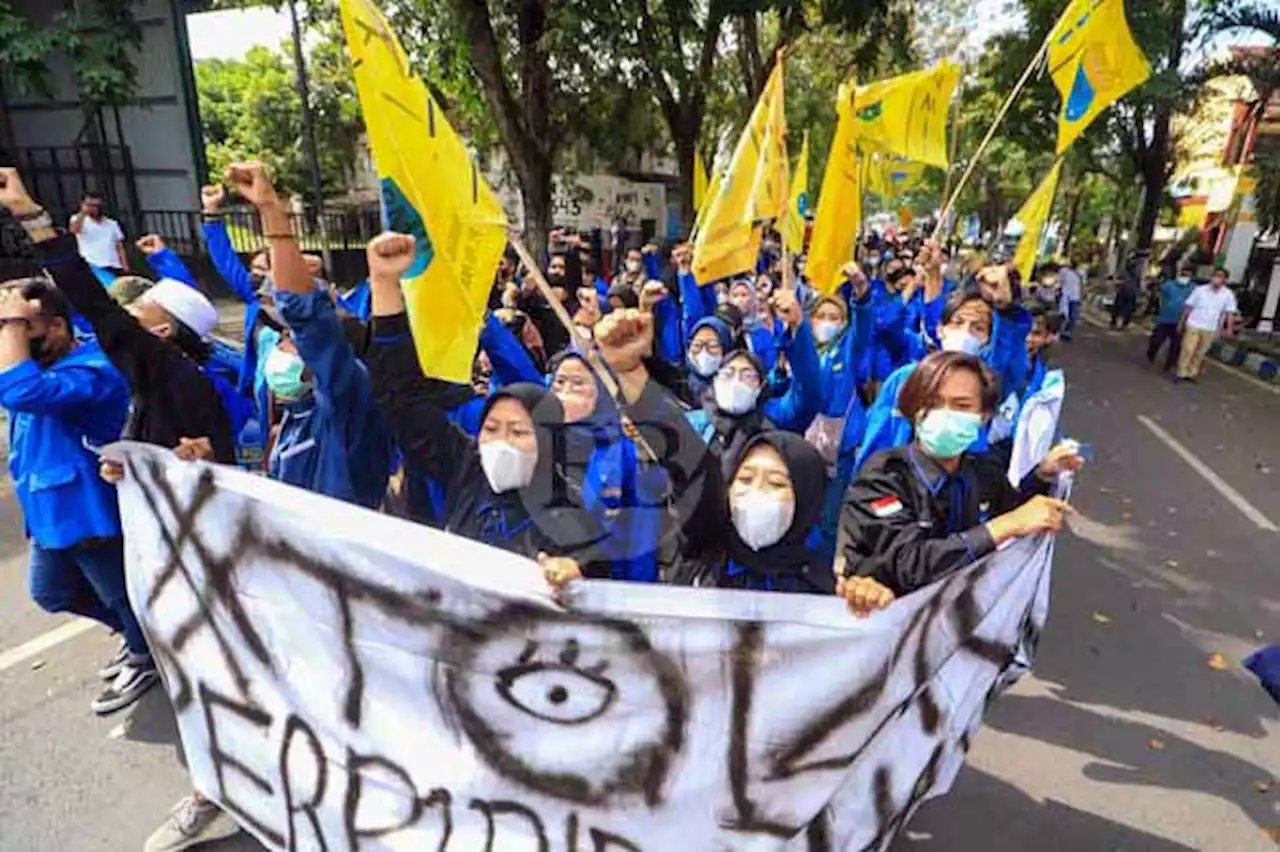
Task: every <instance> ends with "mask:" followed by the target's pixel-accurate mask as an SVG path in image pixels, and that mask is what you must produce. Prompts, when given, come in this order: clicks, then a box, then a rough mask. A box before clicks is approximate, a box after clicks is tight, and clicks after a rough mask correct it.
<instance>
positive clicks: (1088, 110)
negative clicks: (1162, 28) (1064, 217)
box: [1048, 0, 1151, 154]
mask: <svg viewBox="0 0 1280 852" xmlns="http://www.w3.org/2000/svg"><path fill="white" fill-rule="evenodd" d="M1048 56H1049V59H1048V62H1049V75H1050V76H1051V77H1053V84H1054V85H1055V86H1056V87H1057V88H1058V91H1059V92H1060V93H1061V94H1062V111H1061V112H1060V113H1059V114H1058V153H1059V154H1061V153H1062V152H1063V151H1065V150H1067V148H1069V147H1070V146H1071V143H1072V142H1074V141H1075V140H1076V138H1077V137H1079V136H1080V134H1081V133H1083V132H1084V131H1085V129H1086V128H1087V127H1088V126H1089V125H1090V124H1092V123H1093V120H1094V119H1095V118H1097V117H1098V116H1099V115H1100V114H1101V113H1102V111H1103V110H1105V109H1106V108H1107V107H1109V106H1110V105H1111V104H1113V103H1115V102H1116V101H1118V100H1120V98H1122V97H1124V96H1125V95H1126V94H1128V93H1129V92H1130V91H1132V90H1133V89H1134V88H1136V87H1137V86H1140V85H1142V84H1143V83H1144V82H1146V80H1147V78H1148V77H1150V76H1151V66H1150V65H1148V64H1147V58H1146V57H1145V56H1143V55H1142V49H1141V48H1139V47H1138V45H1137V43H1136V42H1134V40H1133V34H1132V33H1131V32H1130V31H1129V22H1128V21H1127V20H1126V19H1125V16H1124V0H1073V2H1072V3H1071V5H1070V6H1068V7H1067V10H1066V11H1065V12H1063V13H1062V17H1061V18H1059V19H1058V23H1057V24H1056V25H1055V26H1054V28H1053V31H1052V32H1051V33H1050V34H1049V54H1048Z"/></svg>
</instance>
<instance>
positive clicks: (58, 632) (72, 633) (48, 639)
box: [0, 618, 98, 672]
mask: <svg viewBox="0 0 1280 852" xmlns="http://www.w3.org/2000/svg"><path fill="white" fill-rule="evenodd" d="M97 626H98V622H96V621H90V620H89V619H87V618H77V619H76V620H75V621H68V622H67V623H66V624H63V625H61V626H59V627H55V628H54V629H53V630H50V631H49V632H48V633H41V634H40V635H39V636H37V637H36V638H34V639H32V640H31V641H30V642H23V643H22V644H21V645H19V646H18V647H16V648H10V649H9V650H8V651H5V652H3V653H0V672H3V671H7V670H9V669H11V668H13V667H14V666H20V665H22V664H23V663H25V662H26V661H27V660H29V659H31V658H32V657H37V656H39V655H40V654H43V653H44V652H45V651H48V650H49V649H50V648H55V647H57V646H58V645H61V644H62V643H63V642H69V641H71V640H72V639H74V638H76V637H77V636H79V635H80V634H82V633H87V632H89V631H90V630H92V629H93V628H95V627H97Z"/></svg>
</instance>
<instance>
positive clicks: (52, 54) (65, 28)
mask: <svg viewBox="0 0 1280 852" xmlns="http://www.w3.org/2000/svg"><path fill="white" fill-rule="evenodd" d="M141 5H142V4H141V2H139V0H99V2H97V3H95V4H92V9H93V11H94V12H95V13H96V14H90V13H89V12H87V11H85V10H83V9H81V8H79V4H76V8H75V9H74V10H72V11H61V12H58V13H56V14H54V15H53V17H52V19H51V20H50V21H49V23H47V24H43V25H41V24H37V23H35V22H34V21H33V20H32V19H31V17H30V16H29V14H22V13H19V12H18V11H16V9H15V7H14V0H0V70H3V71H6V72H8V73H9V74H10V75H11V77H12V79H13V80H14V82H15V83H16V84H17V87H18V89H19V90H20V91H22V92H24V93H28V94H32V93H34V94H37V95H40V96H42V97H45V98H52V97H53V91H52V89H51V87H50V85H49V70H50V68H51V67H53V60H54V59H56V58H57V57H59V56H62V57H65V58H67V59H68V60H70V63H71V68H72V71H73V74H74V78H75V82H76V88H77V89H78V91H79V92H80V96H81V98H82V99H83V100H84V102H85V103H86V104H87V105H89V106H90V107H98V106H118V105H121V104H124V103H126V102H127V101H128V100H129V99H130V98H132V97H133V94H134V91H135V90H136V88H137V83H138V64H137V62H136V61H135V59H134V57H135V55H136V53H137V51H139V50H141V49H142V28H141V27H140V26H139V25H138V21H137V18H136V16H135V11H136V9H137V8H138V7H139V6H141Z"/></svg>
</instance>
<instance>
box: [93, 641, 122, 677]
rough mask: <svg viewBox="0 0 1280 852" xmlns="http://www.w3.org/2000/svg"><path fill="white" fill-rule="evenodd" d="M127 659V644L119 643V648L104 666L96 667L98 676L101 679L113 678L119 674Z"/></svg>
mask: <svg viewBox="0 0 1280 852" xmlns="http://www.w3.org/2000/svg"><path fill="white" fill-rule="evenodd" d="M128 661H129V646H128V645H126V644H124V643H123V642H121V643H120V650H119V651H116V655H115V656H114V657H112V658H111V659H110V660H109V661H108V662H107V664H106V665H105V666H103V667H102V668H100V669H98V677H100V678H102V679H103V680H115V679H116V675H118V674H120V669H122V668H123V667H124V664H125V663H127V662H128Z"/></svg>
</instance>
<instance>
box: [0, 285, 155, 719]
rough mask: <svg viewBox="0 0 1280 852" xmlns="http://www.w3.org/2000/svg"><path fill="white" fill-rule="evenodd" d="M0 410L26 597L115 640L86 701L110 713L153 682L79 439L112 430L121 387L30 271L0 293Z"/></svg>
mask: <svg viewBox="0 0 1280 852" xmlns="http://www.w3.org/2000/svg"><path fill="white" fill-rule="evenodd" d="M0 405H2V406H3V407H4V408H5V409H6V410H7V411H8V413H9V473H10V475H11V476H12V478H13V485H14V491H15V493H16V494H17V498H18V503H19V505H20V506H22V514H23V518H24V520H25V522H26V531H27V535H28V537H29V538H30V539H31V564H30V577H31V596H32V598H33V599H34V600H35V602H36V603H37V604H39V605H40V607H41V608H42V609H44V610H45V611H47V612H72V613H75V614H76V615H80V616H84V617H85V618H91V619H93V620H94V621H97V622H100V623H101V624H104V625H106V626H107V627H108V628H109V629H111V630H113V631H116V632H118V633H120V634H121V635H122V636H123V637H124V647H123V648H122V649H121V650H120V652H119V653H118V654H117V655H116V656H115V657H114V658H113V659H112V660H111V661H110V662H109V663H108V664H107V666H106V667H104V668H103V669H102V671H101V672H100V674H101V675H102V677H103V678H105V679H107V680H109V681H111V683H110V684H109V685H108V686H107V688H106V689H105V690H104V691H103V693H102V694H101V695H99V696H98V697H97V698H96V699H94V701H93V704H92V705H91V706H92V708H93V710H94V712H96V713H110V712H113V711H115V710H119V709H120V708H122V707H126V706H128V705H129V704H132V703H133V702H134V701H136V700H137V699H138V697H139V696H140V695H141V694H142V693H143V692H145V691H146V690H147V689H149V688H150V687H151V686H152V685H154V684H155V682H156V669H155V666H154V664H153V663H152V661H151V653H150V651H149V650H148V649H147V643H146V640H145V639H144V637H143V635H142V630H141V629H140V628H139V627H138V621H137V619H136V618H135V617H134V615H133V612H132V611H131V610H130V608H129V596H128V594H127V592H126V589H125V578H124V539H123V537H122V536H123V532H122V530H121V527H120V512H119V509H118V507H117V505H116V495H115V489H114V488H113V487H112V486H110V485H108V484H107V483H106V482H104V481H103V480H102V479H101V478H100V477H99V476H98V458H97V456H96V455H94V453H93V451H92V450H91V449H89V447H91V446H100V445H103V444H107V443H110V442H111V441H114V440H115V439H116V438H117V437H119V435H120V432H121V429H122V428H123V426H124V422H125V417H126V416H127V414H128V410H129V385H128V382H126V381H125V379H124V377H123V376H122V375H121V374H120V373H119V371H117V370H116V368H115V367H114V366H112V364H111V362H110V361H109V360H108V359H107V356H106V355H105V354H104V353H103V351H102V348H101V347H100V346H99V345H98V342H97V341H96V340H87V341H78V340H76V338H75V337H74V336H73V334H72V327H71V305H70V303H69V302H68V301H67V298H66V296H64V295H63V294H62V293H61V292H60V291H59V290H57V289H56V288H55V287H53V286H51V285H50V284H49V283H48V282H46V281H45V280H43V279H40V278H31V279H27V280H25V281H17V282H9V283H8V284H6V285H5V286H4V288H3V289H0Z"/></svg>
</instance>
